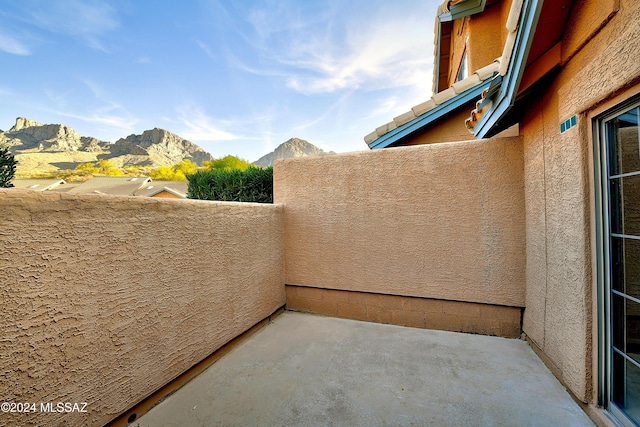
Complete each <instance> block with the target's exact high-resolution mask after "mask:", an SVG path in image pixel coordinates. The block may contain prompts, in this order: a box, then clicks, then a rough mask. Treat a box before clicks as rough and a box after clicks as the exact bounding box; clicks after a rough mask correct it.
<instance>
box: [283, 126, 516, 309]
mask: <svg viewBox="0 0 640 427" xmlns="http://www.w3.org/2000/svg"><path fill="white" fill-rule="evenodd" d="M522 173H523V163H522V145H521V140H520V139H519V138H497V139H493V140H485V141H469V142H461V143H443V144H431V145H423V146H416V147H401V148H391V149H385V150H378V151H369V152H356V153H349V154H341V155H332V156H325V157H321V158H300V159H287V160H282V161H279V162H277V163H276V164H275V171H274V194H275V199H276V202H277V203H281V204H283V205H284V216H285V236H286V239H285V244H284V247H285V271H286V273H285V279H286V283H287V284H291V285H301V286H307V287H317V288H325V289H338V290H352V291H361V292H371V293H381V294H391V295H404V296H414V297H424V298H435V299H446V300H454V301H467V302H476V303H487V304H496V305H507V306H517V307H522V306H523V305H524V296H525V290H524V257H525V252H524V188H523V180H522Z"/></svg>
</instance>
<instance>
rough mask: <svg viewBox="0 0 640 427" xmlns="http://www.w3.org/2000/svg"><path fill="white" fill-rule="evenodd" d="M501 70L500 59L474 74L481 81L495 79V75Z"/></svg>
mask: <svg viewBox="0 0 640 427" xmlns="http://www.w3.org/2000/svg"><path fill="white" fill-rule="evenodd" d="M499 69H500V58H498V59H496V60H495V61H493V62H492V63H491V64H489V65H487V66H486V67H482V68H480V69H479V70H477V71H476V72H475V73H474V74H477V75H478V77H479V78H480V80H486V79H488V78H489V77H493V75H494V74H495V73H497V72H498V70H499Z"/></svg>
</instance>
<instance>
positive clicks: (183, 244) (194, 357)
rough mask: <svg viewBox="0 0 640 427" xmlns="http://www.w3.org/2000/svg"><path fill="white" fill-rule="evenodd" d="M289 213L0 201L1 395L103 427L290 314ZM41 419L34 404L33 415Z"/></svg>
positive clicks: (6, 417) (8, 419)
mask: <svg viewBox="0 0 640 427" xmlns="http://www.w3.org/2000/svg"><path fill="white" fill-rule="evenodd" d="M282 220H283V218H282V207H280V206H274V205H258V204H236V203H216V202H203V201H187V200H180V201H176V200H167V199H162V200H160V199H152V198H128V197H113V196H97V195H96V196H93V195H85V196H79V195H68V194H63V193H62V194H61V193H38V192H31V191H25V190H16V189H9V190H0V270H1V271H2V274H1V275H0V307H1V309H2V312H1V315H0V330H2V339H0V370H1V375H0V396H2V401H9V402H10V401H14V402H87V403H88V406H87V411H88V412H87V413H83V414H77V413H76V414H48V413H35V414H1V415H0V425H3V426H4V425H40V426H42V425H62V424H64V425H77V426H80V425H103V424H105V423H106V422H108V421H110V420H111V419H113V418H114V417H115V416H116V415H118V414H119V413H120V412H122V411H124V410H126V409H127V408H129V407H131V406H132V405H134V404H135V403H137V402H138V401H140V400H141V399H143V398H144V397H146V396H147V395H149V394H150V393H152V392H153V391H155V390H156V389H158V388H159V387H161V386H163V385H165V384H166V383H167V382H168V381H170V380H171V379H173V378H174V377H176V376H177V375H179V374H181V373H182V372H184V371H185V370H186V369H188V368H190V367H191V366H192V365H194V364H195V363H196V362H198V361H200V360H202V359H203V358H205V357H206V356H208V355H209V354H211V353H212V352H214V351H215V350H216V349H218V348H219V347H221V346H222V345H223V344H225V343H226V342H228V341H229V340H231V339H232V338H234V337H236V336H237V335H239V334H240V333H242V332H243V331H245V330H247V329H249V328H250V327H251V326H253V325H254V324H256V323H257V322H259V321H261V320H262V319H264V318H266V317H267V316H269V315H270V314H271V313H273V312H274V311H275V310H276V309H277V308H279V307H281V306H282V305H284V302H285V290H284V286H283V283H284V276H283V268H282V266H283V248H282V243H283V238H282V232H283V222H282ZM38 408H39V406H38Z"/></svg>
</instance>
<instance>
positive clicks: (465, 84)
mask: <svg viewBox="0 0 640 427" xmlns="http://www.w3.org/2000/svg"><path fill="white" fill-rule="evenodd" d="M499 67H500V63H499V60H498V59H497V60H496V61H495V62H493V63H491V64H489V65H487V66H486V67H482V68H481V69H479V70H478V71H476V72H475V73H473V74H472V75H471V76H469V77H467V78H466V79H464V80H460V81H459V82H456V83H455V84H454V85H453V86H451V87H449V88H447V89H445V90H443V91H442V92H439V93H436V94H435V95H433V96H432V97H431V99H429V100H427V101H425V102H423V103H421V104H418V105H416V106H415V107H413V108H412V109H411V110H410V111H408V112H406V113H404V114H401V115H399V116H397V117H396V118H394V119H393V121H392V122H389V123H387V124H384V125H382V126H380V127H378V128H377V129H376V130H375V131H373V132H371V133H370V134H368V135H367V136H365V137H364V141H365V142H366V143H367V144H368V145H371V143H372V142H374V141H375V140H376V139H378V138H380V137H381V136H383V135H385V134H387V133H388V132H391V131H392V130H394V129H396V128H397V127H400V126H402V125H405V124H407V123H409V122H410V121H412V120H414V119H416V118H418V117H420V116H421V115H423V114H425V113H426V112H428V111H431V110H433V109H434V108H436V107H437V106H438V105H440V104H442V103H443V102H446V101H449V100H450V99H452V98H454V97H455V96H456V95H458V94H460V93H463V92H465V91H466V90H469V89H471V88H473V87H475V86H477V85H478V84H480V83H482V82H483V81H485V80H487V79H490V78H492V77H493V75H494V74H495V73H496V72H497V71H498V68H499Z"/></svg>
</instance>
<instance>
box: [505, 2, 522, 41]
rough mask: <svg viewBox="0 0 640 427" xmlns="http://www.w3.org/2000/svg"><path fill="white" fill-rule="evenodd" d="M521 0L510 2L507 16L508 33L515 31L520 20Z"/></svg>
mask: <svg viewBox="0 0 640 427" xmlns="http://www.w3.org/2000/svg"><path fill="white" fill-rule="evenodd" d="M522 3H523V0H513V2H512V3H511V9H510V10H509V17H508V18H507V24H506V27H507V30H509V32H510V33H513V32H515V31H516V30H517V29H518V21H519V20H520V12H521V11H522Z"/></svg>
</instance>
